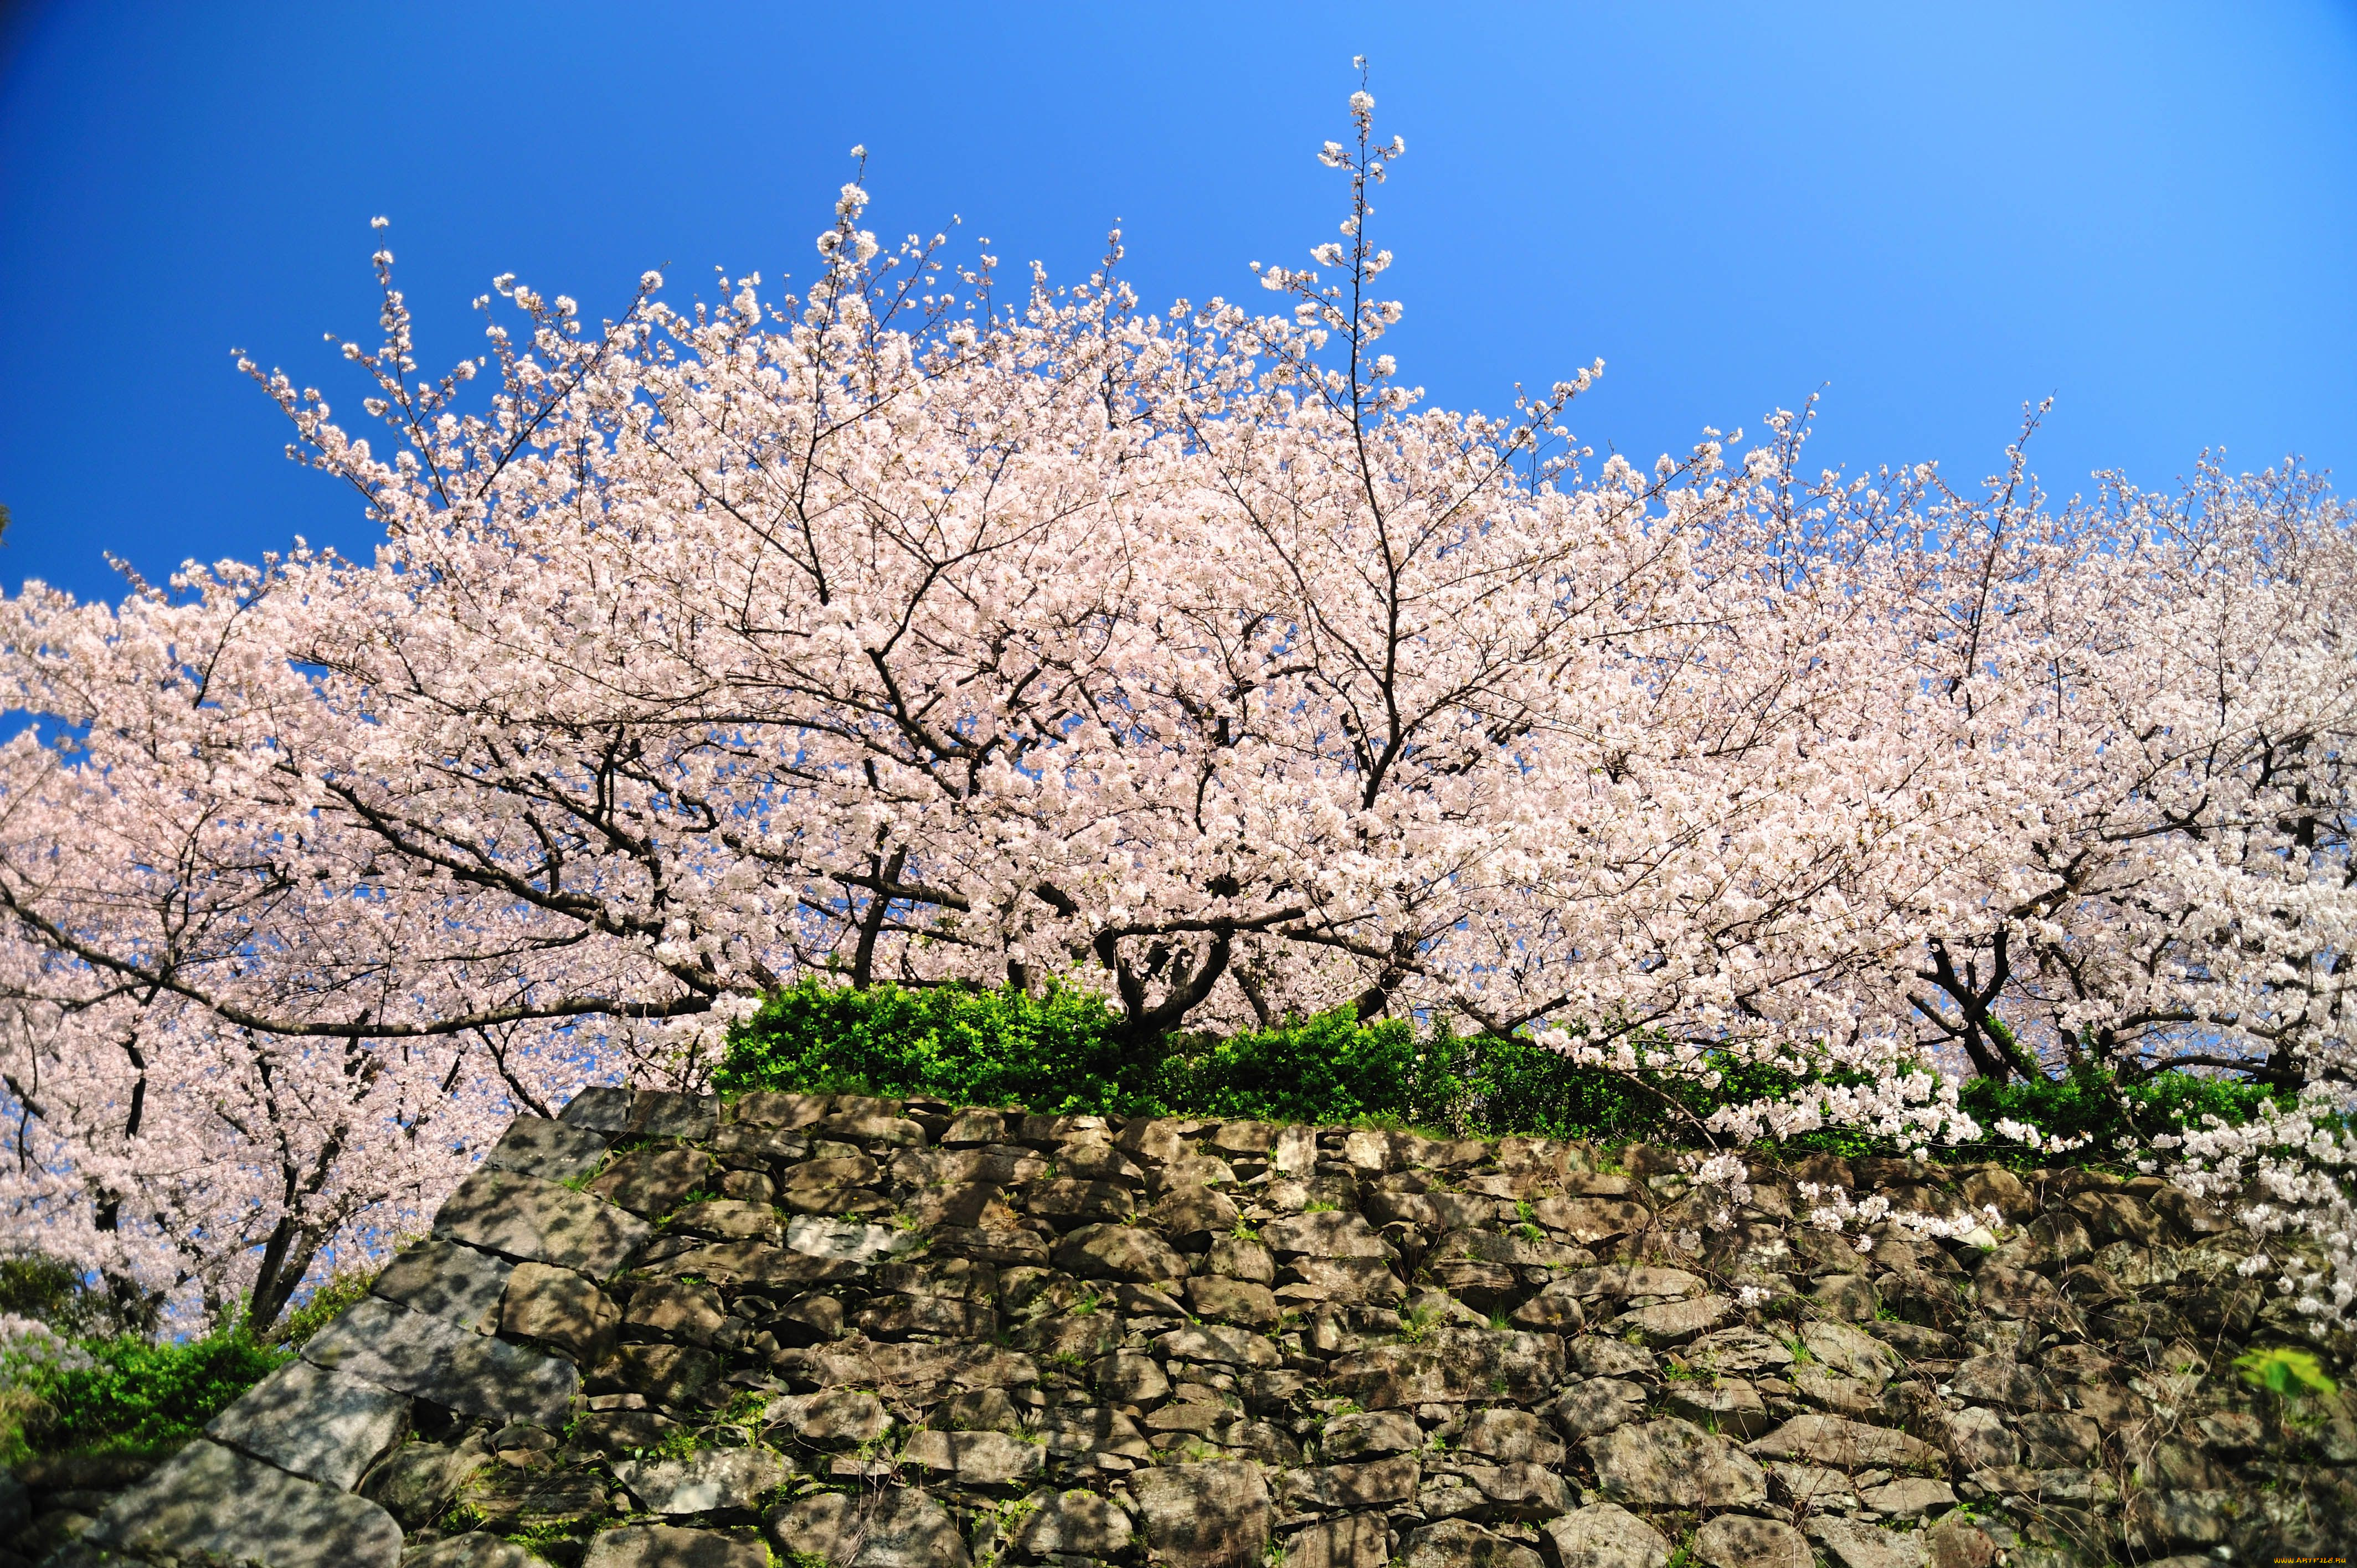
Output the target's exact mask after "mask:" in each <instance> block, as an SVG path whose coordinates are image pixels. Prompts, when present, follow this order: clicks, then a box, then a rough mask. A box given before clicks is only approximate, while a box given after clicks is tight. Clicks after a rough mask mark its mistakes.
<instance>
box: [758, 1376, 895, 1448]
mask: <svg viewBox="0 0 2357 1568" xmlns="http://www.w3.org/2000/svg"><path fill="white" fill-rule="evenodd" d="M764 1413H765V1414H766V1415H767V1416H768V1417H769V1419H770V1423H771V1424H772V1425H777V1424H783V1425H785V1426H787V1427H790V1428H791V1430H792V1432H793V1434H794V1435H795V1436H796V1437H798V1438H800V1439H801V1440H802V1442H804V1443H807V1444H810V1445H811V1446H812V1447H813V1448H856V1447H857V1446H858V1445H859V1444H863V1443H873V1442H875V1441H876V1440H877V1438H879V1437H881V1436H883V1435H884V1434H886V1433H888V1432H889V1431H891V1430H892V1417H891V1415H890V1413H889V1412H887V1411H886V1410H885V1408H884V1402H883V1401H882V1400H879V1399H877V1397H876V1396H875V1395H874V1394H871V1393H866V1392H865V1391H858V1390H854V1389H836V1390H834V1391H830V1392H827V1393H822V1394H788V1395H786V1396H785V1397H784V1398H782V1399H773V1400H771V1401H770V1403H769V1406H768V1409H767V1410H766V1411H765V1412H764Z"/></svg>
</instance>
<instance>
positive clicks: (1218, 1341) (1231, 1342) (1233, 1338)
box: [1154, 1324, 1285, 1368]
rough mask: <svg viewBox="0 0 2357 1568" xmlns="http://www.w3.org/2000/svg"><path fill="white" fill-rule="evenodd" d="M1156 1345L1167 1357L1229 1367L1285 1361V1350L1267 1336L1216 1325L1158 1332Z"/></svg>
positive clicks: (1255, 1366) (1267, 1364)
mask: <svg viewBox="0 0 2357 1568" xmlns="http://www.w3.org/2000/svg"><path fill="white" fill-rule="evenodd" d="M1154 1348H1155V1349H1156V1350H1157V1351H1158V1352H1160V1353H1161V1355H1162V1357H1163V1359H1165V1360H1171V1361H1211V1362H1216V1363H1218V1364H1220V1365H1222V1366H1226V1367H1252V1368H1265V1367H1275V1366H1279V1365H1281V1364H1282V1363H1283V1362H1284V1360H1285V1353H1284V1352H1283V1351H1281V1350H1279V1349H1278V1348H1276V1342H1275V1340H1273V1339H1270V1338H1268V1337H1266V1336H1265V1335H1259V1334H1252V1333H1248V1332H1246V1331H1245V1330H1243V1329H1241V1328H1222V1327H1220V1326H1217V1325H1215V1324H1203V1325H1191V1324H1190V1325H1189V1326H1187V1327H1184V1328H1174V1329H1172V1330H1171V1331H1170V1332H1169V1333H1168V1334H1162V1335H1157V1337H1155V1340H1154Z"/></svg>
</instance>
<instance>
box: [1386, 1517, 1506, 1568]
mask: <svg viewBox="0 0 2357 1568" xmlns="http://www.w3.org/2000/svg"><path fill="white" fill-rule="evenodd" d="M1392 1562H1393V1563H1394V1564H1395V1568H1541V1563H1540V1562H1539V1554H1538V1553H1537V1552H1533V1551H1532V1550H1531V1549H1530V1548H1529V1547H1527V1546H1524V1545H1523V1543H1522V1542H1521V1541H1515V1540H1513V1539H1512V1538H1511V1537H1508V1536H1503V1535H1500V1534H1499V1533H1497V1532H1496V1531H1495V1530H1484V1529H1482V1528H1481V1527H1480V1525H1478V1524H1474V1523H1472V1522H1470V1521H1469V1520H1461V1519H1445V1520H1440V1521H1439V1522H1438V1523H1437V1524H1427V1525H1426V1526H1425V1527H1424V1528H1423V1529H1421V1530H1413V1531H1410V1532H1409V1534H1408V1536H1407V1538H1406V1539H1405V1541H1401V1542H1400V1554H1399V1555H1398V1556H1397V1557H1394V1559H1392Z"/></svg>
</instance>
